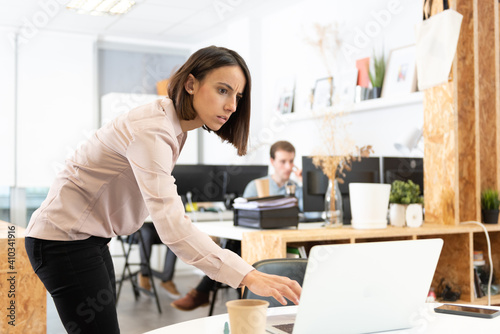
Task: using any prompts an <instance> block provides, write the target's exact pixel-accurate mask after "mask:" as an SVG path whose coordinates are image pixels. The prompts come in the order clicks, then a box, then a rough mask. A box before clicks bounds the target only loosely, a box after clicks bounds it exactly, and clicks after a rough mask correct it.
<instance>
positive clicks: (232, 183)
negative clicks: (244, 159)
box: [217, 165, 269, 208]
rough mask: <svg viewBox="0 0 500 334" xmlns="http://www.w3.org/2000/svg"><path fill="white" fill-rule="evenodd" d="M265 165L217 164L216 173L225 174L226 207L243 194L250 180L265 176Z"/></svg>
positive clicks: (266, 168)
mask: <svg viewBox="0 0 500 334" xmlns="http://www.w3.org/2000/svg"><path fill="white" fill-rule="evenodd" d="M268 169H269V168H268V166H267V165H223V166H217V174H218V175H224V176H225V183H224V197H225V200H226V207H227V208H230V207H231V206H232V202H233V200H234V199H235V198H236V197H241V196H243V192H244V191H245V187H246V186H247V184H248V183H250V181H252V180H255V179H258V178H261V177H264V176H267V175H268V173H269V172H268Z"/></svg>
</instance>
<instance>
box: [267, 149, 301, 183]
mask: <svg viewBox="0 0 500 334" xmlns="http://www.w3.org/2000/svg"><path fill="white" fill-rule="evenodd" d="M294 158H295V153H293V152H287V151H281V150H278V151H276V152H275V154H274V159H273V158H271V165H272V166H273V167H274V174H275V175H276V176H277V177H278V178H279V179H280V180H282V181H288V179H290V174H292V170H293V159H294Z"/></svg>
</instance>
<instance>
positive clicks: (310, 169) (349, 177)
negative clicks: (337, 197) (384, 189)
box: [302, 157, 380, 224]
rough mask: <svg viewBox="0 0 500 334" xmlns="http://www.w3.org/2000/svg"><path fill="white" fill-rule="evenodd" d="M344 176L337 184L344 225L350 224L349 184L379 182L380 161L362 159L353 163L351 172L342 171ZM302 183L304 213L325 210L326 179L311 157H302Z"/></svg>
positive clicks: (377, 159)
mask: <svg viewBox="0 0 500 334" xmlns="http://www.w3.org/2000/svg"><path fill="white" fill-rule="evenodd" d="M343 173H344V174H345V176H341V177H342V180H343V183H339V188H340V193H341V195H342V210H343V214H344V224H350V223H351V205H350V202H349V183H351V182H366V183H379V182H380V159H379V158H362V159H361V160H360V161H353V162H352V166H351V170H350V171H347V170H346V169H344V171H343ZM302 183H303V195H302V196H303V202H304V212H320V211H324V210H325V193H326V190H327V188H328V178H327V177H326V175H325V174H324V173H323V171H322V170H321V168H320V167H316V166H315V165H314V164H313V163H312V158H311V157H302Z"/></svg>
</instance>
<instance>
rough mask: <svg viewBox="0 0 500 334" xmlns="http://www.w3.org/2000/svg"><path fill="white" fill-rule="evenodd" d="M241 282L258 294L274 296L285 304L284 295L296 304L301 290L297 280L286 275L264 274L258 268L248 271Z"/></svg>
mask: <svg viewBox="0 0 500 334" xmlns="http://www.w3.org/2000/svg"><path fill="white" fill-rule="evenodd" d="M241 284H243V285H244V286H246V287H247V288H248V289H250V290H251V291H252V292H253V293H255V294H257V295H259V296H264V297H274V299H276V300H277V301H278V302H280V303H281V304H282V305H286V304H287V301H286V300H285V298H284V297H286V298H288V299H289V300H290V301H291V302H292V303H294V304H295V305H298V304H299V299H300V293H301V292H302V288H301V287H300V285H299V283H297V281H294V280H291V279H289V278H288V277H283V276H277V275H269V274H264V273H262V272H260V271H258V270H252V271H251V272H249V273H248V274H247V275H246V276H245V277H244V278H243V281H241Z"/></svg>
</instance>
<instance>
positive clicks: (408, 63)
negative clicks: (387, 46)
mask: <svg viewBox="0 0 500 334" xmlns="http://www.w3.org/2000/svg"><path fill="white" fill-rule="evenodd" d="M416 89H417V71H416V46H415V45H410V46H405V47H402V48H399V49H394V50H392V51H391V53H390V54H389V59H388V61H387V66H386V70H385V76H384V84H383V86H382V97H390V96H397V95H404V94H409V93H411V92H414V91H416Z"/></svg>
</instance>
